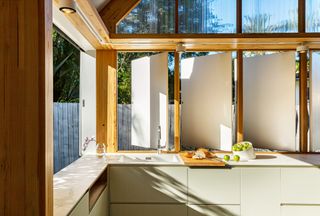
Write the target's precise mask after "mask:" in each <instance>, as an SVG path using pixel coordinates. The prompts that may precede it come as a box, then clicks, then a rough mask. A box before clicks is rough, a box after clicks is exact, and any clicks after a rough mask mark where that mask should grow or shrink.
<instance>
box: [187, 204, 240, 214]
mask: <svg viewBox="0 0 320 216" xmlns="http://www.w3.org/2000/svg"><path fill="white" fill-rule="evenodd" d="M188 216H240V205H189V206H188Z"/></svg>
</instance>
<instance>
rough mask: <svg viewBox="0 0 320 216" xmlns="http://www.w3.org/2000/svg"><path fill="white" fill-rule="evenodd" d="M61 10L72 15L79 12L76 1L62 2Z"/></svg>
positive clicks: (67, 0) (65, 0)
mask: <svg viewBox="0 0 320 216" xmlns="http://www.w3.org/2000/svg"><path fill="white" fill-rule="evenodd" d="M59 5H60V7H59V10H60V11H62V12H63V13H66V14H72V13H75V12H77V10H76V2H75V1H74V0H60V3H59Z"/></svg>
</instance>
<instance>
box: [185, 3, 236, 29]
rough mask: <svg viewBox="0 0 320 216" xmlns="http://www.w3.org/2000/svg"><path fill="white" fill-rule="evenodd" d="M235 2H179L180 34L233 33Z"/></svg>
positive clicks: (234, 27) (234, 26)
mask: <svg viewBox="0 0 320 216" xmlns="http://www.w3.org/2000/svg"><path fill="white" fill-rule="evenodd" d="M235 23H236V0H179V31H180V33H234V32H235V31H236V25H235Z"/></svg>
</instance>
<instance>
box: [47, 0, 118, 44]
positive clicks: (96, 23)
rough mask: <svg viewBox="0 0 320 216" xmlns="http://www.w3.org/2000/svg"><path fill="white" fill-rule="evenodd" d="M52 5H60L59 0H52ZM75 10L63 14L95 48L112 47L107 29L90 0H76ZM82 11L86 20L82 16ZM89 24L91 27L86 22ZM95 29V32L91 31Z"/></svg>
mask: <svg viewBox="0 0 320 216" xmlns="http://www.w3.org/2000/svg"><path fill="white" fill-rule="evenodd" d="M53 2H54V5H55V6H56V7H58V8H59V7H60V0H54V1H53ZM77 8H78V9H77V12H76V13H73V14H64V15H65V16H66V17H67V19H68V20H69V21H70V22H71V23H72V25H74V27H75V28H76V29H77V30H78V31H79V32H80V33H81V34H82V35H83V36H84V37H85V38H86V39H87V40H88V42H89V43H90V44H91V45H92V46H93V47H94V48H95V49H98V50H99V49H112V44H111V41H110V37H109V31H108V29H107V27H106V26H105V24H104V22H103V21H102V19H101V17H100V15H99V13H98V11H97V10H96V8H95V7H94V5H93V3H92V1H91V0H77ZM80 13H82V14H83V15H84V16H85V18H86V21H85V20H84V18H83V17H82V16H80ZM86 22H87V23H88V22H89V23H90V24H91V28H93V29H90V27H89V26H88V24H87V23H86ZM93 31H95V33H93Z"/></svg>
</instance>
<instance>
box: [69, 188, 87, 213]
mask: <svg viewBox="0 0 320 216" xmlns="http://www.w3.org/2000/svg"><path fill="white" fill-rule="evenodd" d="M88 215H89V194H88V193H86V194H85V195H84V196H83V197H82V198H81V200H80V201H79V202H78V204H77V205H76V206H75V207H74V209H73V210H72V211H71V213H70V214H69V216H88Z"/></svg>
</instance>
